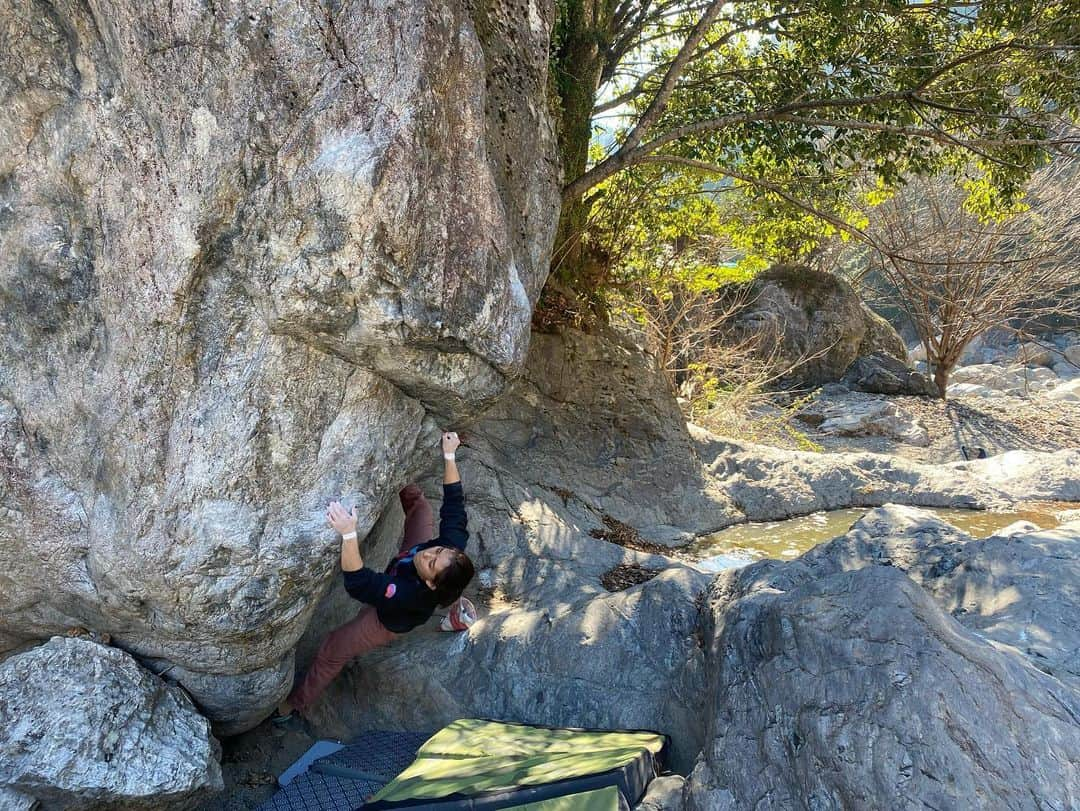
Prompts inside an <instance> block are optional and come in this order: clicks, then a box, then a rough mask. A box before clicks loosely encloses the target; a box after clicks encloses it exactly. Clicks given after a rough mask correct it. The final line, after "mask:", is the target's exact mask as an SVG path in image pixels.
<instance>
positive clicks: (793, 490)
mask: <svg viewBox="0 0 1080 811" xmlns="http://www.w3.org/2000/svg"><path fill="white" fill-rule="evenodd" d="M690 430H691V435H692V436H693V437H694V438H695V440H696V443H697V448H698V455H699V456H700V457H701V459H702V460H703V461H704V463H705V465H706V471H707V473H708V475H709V476H711V477H712V478H714V479H715V483H716V486H717V487H718V489H719V490H720V491H721V492H723V493H726V494H727V496H728V497H729V498H730V499H731V500H732V502H733V503H734V506H735V508H736V509H737V510H738V511H739V512H740V513H741V514H742V515H743V516H745V518H746V519H747V520H750V521H773V520H776V519H778V518H787V517H790V516H793V515H805V514H807V513H812V512H817V511H818V510H832V509H838V508H841V507H853V506H854V507H861V506H866V507H876V506H880V505H882V504H888V503H896V504H917V505H922V506H926V507H973V508H978V509H987V508H1004V507H1006V506H1008V505H1009V504H1011V503H1013V502H1016V501H1024V500H1062V501H1080V449H1076V450H1064V451H1057V452H1056V453H1036V452H1030V451H1009V452H1007V453H1003V454H1000V455H998V456H992V457H990V458H989V459H978V460H974V461H970V462H956V463H952V464H947V465H928V464H920V463H917V462H911V461H908V460H906V459H903V458H899V457H896V456H887V455H883V454H874V453H829V454H825V453H812V452H807V451H788V450H781V449H778V448H773V447H769V446H766V445H755V444H751V443H746V442H733V441H731V440H726V439H722V438H720V437H717V436H715V435H714V434H710V433H709V432H708V431H705V430H704V429H702V428H699V427H697V426H691V429H690ZM733 523H734V522H733Z"/></svg>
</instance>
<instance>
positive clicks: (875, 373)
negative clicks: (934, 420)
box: [844, 352, 938, 397]
mask: <svg viewBox="0 0 1080 811" xmlns="http://www.w3.org/2000/svg"><path fill="white" fill-rule="evenodd" d="M844 382H845V383H846V384H847V385H848V388H851V389H854V390H856V391H866V392H870V393H872V394H914V395H921V396H924V397H937V395H938V389H937V386H936V385H935V384H934V381H933V380H931V379H930V378H929V377H927V376H926V375H924V374H920V373H919V372H917V371H915V370H914V369H912V368H910V367H909V366H908V365H907V364H905V363H904V362H903V361H901V360H900V359H899V358H894V357H893V356H892V355H886V354H885V353H883V352H874V353H872V354H870V355H866V356H865V357H861V358H856V359H855V362H854V363H852V364H851V366H849V367H848V370H847V372H845V374H844Z"/></svg>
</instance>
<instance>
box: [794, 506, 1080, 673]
mask: <svg viewBox="0 0 1080 811" xmlns="http://www.w3.org/2000/svg"><path fill="white" fill-rule="evenodd" d="M1078 539H1080V522H1077V521H1072V522H1069V523H1066V524H1063V525H1062V526H1060V527H1058V528H1057V529H1053V530H1041V529H1039V528H1038V527H1037V526H1034V525H1031V524H1026V525H1024V524H1021V525H1013V526H1011V527H1007V528H1005V529H1003V530H1001V531H1000V532H998V533H996V534H995V535H994V536H992V537H989V538H985V539H981V540H976V539H973V538H971V537H970V536H969V535H967V534H966V533H963V532H961V531H959V530H957V529H956V528H955V527H952V526H951V525H949V524H948V523H946V522H944V521H942V520H941V519H939V518H936V517H934V516H932V515H931V514H929V513H927V512H925V511H923V510H919V509H915V508H911V507H899V506H888V507H884V508H880V509H878V510H874V511H872V512H870V513H868V514H867V515H865V516H864V517H863V518H861V519H860V520H859V521H858V522H856V523H855V525H854V526H853V527H852V528H851V530H850V531H849V532H848V533H847V534H846V535H845V536H844V537H842V538H838V539H837V540H835V541H833V542H831V543H829V544H825V545H824V546H821V547H818V548H817V549H814V550H812V551H811V552H810V553H808V554H807V555H806V556H805V558H804V560H806V561H807V562H809V563H810V564H811V565H814V566H817V567H819V568H820V567H827V568H830V569H835V570H837V571H840V570H846V569H851V568H856V567H860V566H866V565H870V564H878V565H880V564H887V565H890V566H895V567H897V568H899V569H901V570H902V571H904V572H905V573H907V575H908V576H909V577H911V578H912V579H913V580H914V581H915V582H917V583H919V584H920V585H921V586H922V587H923V588H925V589H926V590H927V591H929V592H930V594H931V595H933V597H934V598H935V600H936V601H937V602H938V604H939V605H940V606H941V607H942V608H943V609H944V610H945V611H947V612H949V613H950V614H951V615H952V616H953V617H954V618H955V619H957V620H958V621H959V622H960V623H961V624H962V625H963V626H964V627H965V628H968V629H969V630H971V631H973V632H975V633H977V634H978V635H979V636H980V637H983V638H986V639H992V640H994V641H995V642H997V643H1000V644H1002V645H1009V646H1011V647H1012V648H1014V649H1015V650H1016V651H1017V652H1019V653H1021V654H1023V655H1024V656H1025V657H1027V658H1028V660H1029V661H1030V663H1031V664H1032V665H1033V666H1035V667H1036V668H1038V669H1039V670H1042V671H1044V672H1046V673H1049V674H1051V675H1053V676H1055V677H1057V678H1058V679H1061V680H1062V681H1064V682H1066V683H1069V684H1071V685H1072V686H1073V687H1074V688H1076V689H1080V628H1078V626H1077V624H1076V617H1077V616H1080V545H1078ZM826 561H827V563H826Z"/></svg>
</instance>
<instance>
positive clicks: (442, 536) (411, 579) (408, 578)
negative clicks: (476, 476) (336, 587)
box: [344, 482, 469, 634]
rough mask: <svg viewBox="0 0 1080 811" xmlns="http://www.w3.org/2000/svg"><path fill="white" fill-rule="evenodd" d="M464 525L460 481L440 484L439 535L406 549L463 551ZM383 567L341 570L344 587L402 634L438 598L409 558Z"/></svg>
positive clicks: (422, 617)
mask: <svg viewBox="0 0 1080 811" xmlns="http://www.w3.org/2000/svg"><path fill="white" fill-rule="evenodd" d="M467 527H468V518H467V516H466V515H465V491H464V490H463V489H462V487H461V482H454V483H453V484H444V485H443V503H442V507H440V508H439V537H437V538H434V539H432V540H430V541H427V542H426V543H422V544H417V545H416V546H414V547H413V548H412V549H411V550H409V551H410V552H411V553H412V554H414V555H415V553H416V552H419V551H421V550H423V549H430V548H431V547H433V546H453V547H456V548H457V549H460V550H462V551H464V550H465V544H466V543H467V542H468V540H469V531H468V528H467ZM399 557H400V556H399ZM395 564H396V565H395ZM386 568H387V571H385V572H376V571H375V570H374V569H369V568H367V567H364V568H362V569H359V570H357V571H355V572H345V573H344V574H345V590H346V591H347V592H348V593H349V596H351V597H353V598H354V599H357V600H359V601H360V602H362V603H368V604H369V605H373V606H375V610H376V611H377V612H378V615H379V621H380V622H382V624H383V625H385V626H386V627H387V628H388V629H389V630H391V631H394V632H395V633H399V634H403V633H406V632H407V631H411V630H412V629H413V628H415V627H416V626H418V625H423V624H424V623H425V622H427V621H428V619H429V618H430V617H431V615H432V614H433V613H434V612H435V608H436V606H437V605H438V601H437V600H436V598H435V592H434V591H433V590H432V589H430V588H428V585H427V583H425V582H424V581H423V580H421V579H420V575H418V574H417V572H416V567H415V566H414V565H413V563H412V561H411V559H410V560H409V561H401V560H399V559H398V558H395V559H394V560H392V561H390V564H389V565H388V566H387V567H386ZM391 571H392V572H393V573H391Z"/></svg>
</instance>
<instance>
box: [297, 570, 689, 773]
mask: <svg viewBox="0 0 1080 811" xmlns="http://www.w3.org/2000/svg"><path fill="white" fill-rule="evenodd" d="M708 584H709V576H708V575H706V574H703V573H701V572H695V571H693V570H691V569H689V568H687V567H685V566H676V567H674V568H673V569H671V570H669V571H665V572H662V573H661V574H659V575H657V576H656V577H655V578H653V579H651V580H649V581H648V582H647V583H644V584H642V585H639V586H635V587H633V588H631V589H628V590H626V591H622V592H619V593H616V594H605V595H604V596H601V597H592V598H591V599H590V597H589V596H586V597H585V598H583V599H580V600H576V601H575V600H574V599H573V592H572V591H571V590H566V591H564V593H563V600H562V601H560V602H556V603H551V604H548V605H547V606H545V607H537V608H530V607H520V606H519V607H517V608H515V609H514V610H498V611H494V612H492V613H489V614H488V615H487V616H484V617H481V619H480V620H478V621H477V622H476V623H475V624H474V625H473V626H472V628H470V629H469V631H468V632H467V633H461V634H449V633H441V632H439V631H436V630H433V627H434V626H433V625H432V626H429V627H427V628H425V629H422V630H417V631H413V632H412V633H409V634H407V635H405V636H403V637H402V638H401V639H399V640H396V641H394V642H393V643H391V645H390V646H389V647H386V648H380V649H378V650H375V651H373V652H371V653H370V654H367V655H366V656H364V657H362V658H361V659H359V660H357V662H355V663H354V664H352V665H350V666H349V667H348V668H347V670H346V671H345V673H344V674H343V675H342V676H340V677H339V678H338V679H337V680H336V681H335V682H334V683H333V684H332V685H331V687H330V689H329V690H328V692H327V694H326V696H325V698H324V699H323V700H322V701H321V703H320V704H319V705H318V706H317V707H316V708H315V710H314V712H313V715H312V717H313V720H314V722H315V724H316V727H317V728H318V729H319V730H320V731H322V732H324V733H330V732H333V731H335V730H340V731H342V732H344V731H347V730H349V729H359V728H362V727H365V728H369V729H390V728H400V729H413V730H434V729H436V728H438V727H439V726H441V725H443V724H446V723H448V722H449V721H451V720H453V719H455V718H462V717H473V716H478V717H485V718H497V719H507V720H514V721H521V722H525V723H538V724H551V725H555V726H580V727H599V728H616V729H655V730H660V731H663V732H667V733H669V734H672V735H674V736H675V739H674V741H673V743H674V749H673V754H672V757H673V759H674V763H675V764H676V767H677V768H682V769H686V768H688V767H689V766H690V764H691V763H692V762H693V758H694V756H695V755H696V753H697V751H698V750H699V749H700V747H701V744H702V742H703V737H702V735H703V733H704V726H703V724H704V718H703V717H702V716H701V713H700V707H699V705H698V702H699V700H700V697H701V695H702V693H703V691H704V689H705V685H704V671H703V670H702V661H703V659H702V650H701V640H700V638H699V637H698V635H697V628H698V611H699V605H700V600H701V597H702V596H703V594H704V592H705V589H706V588H707V586H708Z"/></svg>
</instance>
